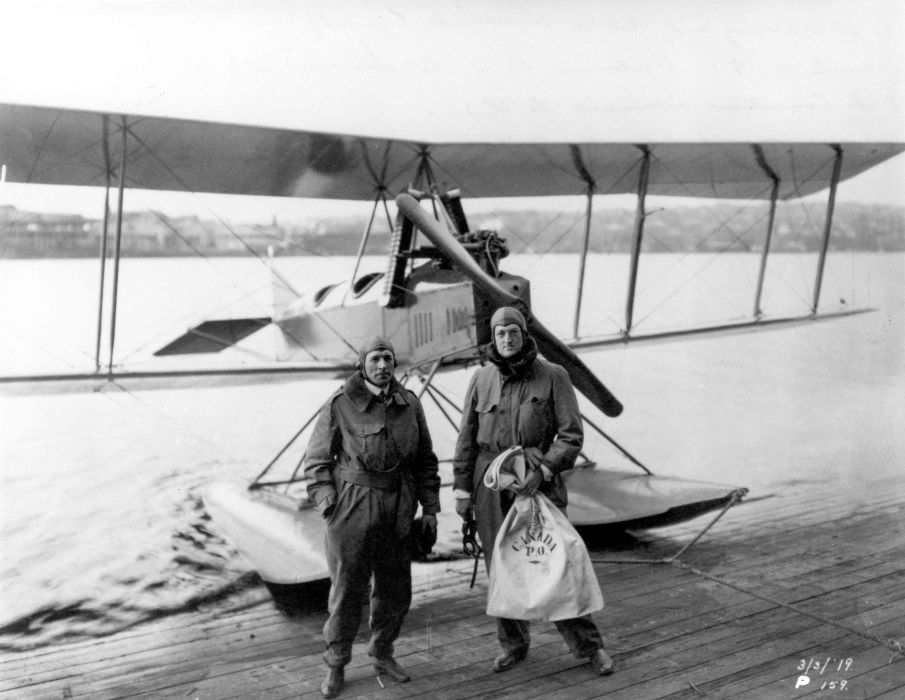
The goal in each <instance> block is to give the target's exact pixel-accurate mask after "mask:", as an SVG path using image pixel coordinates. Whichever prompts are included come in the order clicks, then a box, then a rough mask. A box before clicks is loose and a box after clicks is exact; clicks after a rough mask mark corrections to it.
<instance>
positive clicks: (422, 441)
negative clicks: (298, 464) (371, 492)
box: [305, 372, 440, 527]
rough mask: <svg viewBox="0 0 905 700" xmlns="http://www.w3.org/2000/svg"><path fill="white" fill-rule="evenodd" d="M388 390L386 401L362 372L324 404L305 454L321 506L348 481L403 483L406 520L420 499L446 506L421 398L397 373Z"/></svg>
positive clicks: (426, 509) (311, 489)
mask: <svg viewBox="0 0 905 700" xmlns="http://www.w3.org/2000/svg"><path fill="white" fill-rule="evenodd" d="M387 395H388V396H387V400H386V403H384V402H382V401H380V400H379V399H378V398H377V397H376V396H374V395H373V394H372V393H371V392H370V391H368V388H367V386H365V382H364V378H363V377H362V376H361V374H360V373H358V372H356V373H355V374H354V375H352V376H351V377H350V378H349V379H348V380H346V382H345V384H344V385H343V387H342V388H341V389H339V390H337V391H336V393H335V394H333V396H331V397H330V399H329V400H328V401H327V403H326V404H325V405H324V407H323V408H322V409H321V414H320V416H318V419H317V423H316V424H315V426H314V431H313V433H312V435H311V439H310V440H309V441H308V450H307V454H306V457H305V474H306V476H307V477H308V480H309V481H308V495H309V496H310V497H311V498H312V500H314V502H315V504H316V505H317V507H318V509H319V510H320V511H321V512H323V511H324V510H326V509H327V508H329V507H330V506H332V505H334V504H335V503H336V498H337V492H338V488H339V486H340V485H341V483H342V482H351V483H354V484H358V485H360V486H367V487H371V488H382V489H390V490H399V489H401V490H402V491H401V493H402V495H403V496H405V498H404V499H403V502H402V503H401V504H400V511H401V512H400V521H404V516H403V511H404V512H405V513H406V514H408V513H409V512H410V514H411V516H412V517H414V511H415V509H416V507H417V506H416V504H415V500H416V499H417V501H418V502H420V503H421V507H422V511H423V513H424V514H435V513H437V512H438V511H439V510H440V496H439V488H440V477H439V473H438V468H437V457H436V455H435V454H434V451H433V447H432V445H431V438H430V433H428V430H427V424H426V422H425V419H424V409H423V408H422V407H421V402H420V401H419V400H418V397H417V396H415V394H413V393H412V392H411V391H409V390H408V389H405V388H404V387H403V386H402V385H401V384H399V383H398V382H397V381H396V380H395V379H393V380H392V382H391V383H390V385H389V390H388V392H387ZM410 522H411V518H409V524H410ZM403 525H404V522H400V526H403ZM405 526H406V527H407V525H405Z"/></svg>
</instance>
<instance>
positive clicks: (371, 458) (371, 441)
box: [354, 423, 384, 470]
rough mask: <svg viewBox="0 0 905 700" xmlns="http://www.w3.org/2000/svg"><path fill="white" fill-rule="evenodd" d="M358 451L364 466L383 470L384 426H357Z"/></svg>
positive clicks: (375, 424) (377, 424)
mask: <svg viewBox="0 0 905 700" xmlns="http://www.w3.org/2000/svg"><path fill="white" fill-rule="evenodd" d="M354 432H355V441H356V443H357V444H356V446H355V447H356V451H357V452H358V458H359V460H360V462H361V464H362V466H364V467H366V468H368V469H375V470H380V469H382V468H383V449H384V437H383V434H382V433H383V425H381V424H379V423H374V424H365V425H359V426H356V427H355V429H354Z"/></svg>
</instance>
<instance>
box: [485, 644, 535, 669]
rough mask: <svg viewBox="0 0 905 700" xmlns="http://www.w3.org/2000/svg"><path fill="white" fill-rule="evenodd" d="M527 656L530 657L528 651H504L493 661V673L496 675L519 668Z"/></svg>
mask: <svg viewBox="0 0 905 700" xmlns="http://www.w3.org/2000/svg"><path fill="white" fill-rule="evenodd" d="M526 656H528V650H527V649H514V650H513V651H504V652H503V653H502V654H500V655H499V656H498V657H496V658H495V659H494V660H493V671H494V673H501V672H502V671H508V670H509V669H510V668H513V667H514V666H517V665H518V664H520V663H521V662H522V661H524V660H525V657H526Z"/></svg>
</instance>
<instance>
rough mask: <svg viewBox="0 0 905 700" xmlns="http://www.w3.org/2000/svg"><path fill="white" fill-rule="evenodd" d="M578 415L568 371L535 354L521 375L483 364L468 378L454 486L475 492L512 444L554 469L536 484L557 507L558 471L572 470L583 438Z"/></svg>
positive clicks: (560, 494) (562, 493) (562, 489)
mask: <svg viewBox="0 0 905 700" xmlns="http://www.w3.org/2000/svg"><path fill="white" fill-rule="evenodd" d="M583 435H584V433H583V431H582V424H581V414H580V413H579V409H578V402H577V400H576V398H575V391H574V389H573V388H572V383H571V381H570V380H569V375H568V374H567V373H566V371H565V370H564V369H563V368H562V367H560V366H559V365H556V364H553V363H550V362H547V361H546V360H544V359H542V358H540V357H536V358H535V359H534V360H533V362H531V364H530V366H529V367H528V368H527V369H526V371H525V372H524V373H522V375H521V376H505V375H503V373H502V372H501V371H500V370H499V369H498V368H497V367H496V365H493V364H488V365H485V366H484V367H481V368H479V369H478V370H477V371H476V372H475V373H474V374H473V375H472V378H471V383H470V384H469V386H468V392H467V394H466V396H465V411H464V413H463V415H462V423H461V426H460V431H459V438H458V442H457V443H456V455H455V459H454V461H453V488H455V489H462V490H464V491H468V492H469V493H472V494H474V493H475V491H476V490H477V485H478V483H479V482H480V480H481V479H483V478H484V472H485V470H486V469H487V466H488V465H489V464H490V462H492V461H493V459H494V457H496V456H497V455H498V454H500V453H501V452H502V451H503V450H505V449H507V448H509V447H512V446H513V445H521V446H522V447H536V448H538V449H540V451H541V452H543V454H544V458H543V464H544V465H545V466H546V467H547V468H548V469H549V470H550V471H551V472H552V473H553V476H552V478H551V479H550V480H549V481H545V482H544V483H542V484H541V486H540V492H541V493H543V494H545V495H546V496H547V497H548V498H549V499H550V500H551V501H553V503H555V504H556V505H557V506H559V507H561V508H564V507H565V506H566V503H567V500H568V496H567V493H566V486H565V483H564V482H563V480H562V476H560V475H561V474H562V472H564V471H566V470H568V469H571V468H572V467H573V466H574V465H575V460H576V458H577V457H578V453H579V451H580V450H581V445H582V441H583Z"/></svg>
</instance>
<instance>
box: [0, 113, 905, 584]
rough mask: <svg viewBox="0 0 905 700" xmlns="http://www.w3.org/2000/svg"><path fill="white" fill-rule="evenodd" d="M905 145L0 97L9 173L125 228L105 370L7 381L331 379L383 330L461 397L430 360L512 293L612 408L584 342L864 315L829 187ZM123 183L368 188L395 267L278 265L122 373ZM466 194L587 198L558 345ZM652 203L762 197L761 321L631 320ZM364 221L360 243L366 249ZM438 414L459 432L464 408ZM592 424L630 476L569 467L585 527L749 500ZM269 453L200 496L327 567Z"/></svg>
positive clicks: (7, 380) (684, 514)
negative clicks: (834, 305) (665, 467)
mask: <svg viewBox="0 0 905 700" xmlns="http://www.w3.org/2000/svg"><path fill="white" fill-rule="evenodd" d="M903 150H905V145H903V144H901V143H882V142H880V143H864V142H848V143H846V142H831V143H817V142H794V143H777V142H764V143H737V142H732V143H674V142H663V143H660V142H654V141H651V142H645V143H626V142H607V141H599V142H594V141H582V142H544V143H508V142H499V143H483V142H482V143H472V142H437V143H432V142H425V141H405V140H400V139H396V138H376V137H369V136H359V135H349V134H336V133H324V132H314V131H307V130H301V129H299V130H287V129H283V128H269V127H264V126H247V125H233V124H224V123H213V122H200V121H190V120H184V119H177V118H165V117H160V116H146V115H141V114H122V113H104V112H91V111H82V110H72V109H56V108H51V107H45V106H31V105H22V104H0V162H2V165H3V168H4V175H5V178H6V180H7V181H9V182H19V183H43V184H56V185H88V186H100V187H103V188H105V189H106V191H107V192H108V198H109V196H110V195H112V194H113V193H118V201H119V208H118V211H117V212H116V214H115V217H114V221H112V222H110V221H108V220H107V218H106V215H105V220H104V241H103V243H102V254H101V256H100V263H101V266H102V269H104V265H105V264H106V260H107V257H108V256H107V251H108V250H109V249H110V248H111V247H112V265H113V277H114V283H113V294H114V297H113V300H112V302H111V303H110V306H111V316H110V320H109V326H110V328H109V336H110V339H111V340H110V342H111V359H110V362H109V363H108V364H107V365H106V366H102V363H101V359H100V332H101V331H100V315H99V328H98V354H97V358H96V369H95V371H94V372H84V373H70V374H65V375H64V374H52V375H30V376H15V377H3V378H0V390H4V389H5V390H7V391H22V390H25V391H31V390H34V391H41V390H47V389H59V388H61V387H62V388H67V389H68V388H70V387H81V388H87V389H90V390H97V389H102V388H103V387H104V386H106V385H108V384H109V383H111V382H116V383H117V384H125V385H126V386H131V387H134V388H142V387H145V386H155V385H161V384H165V385H167V386H172V385H173V384H174V383H176V382H180V381H194V382H197V381H199V380H203V381H205V382H207V383H213V384H218V383H228V382H233V381H249V380H257V379H264V378H273V377H275V376H276V377H280V376H282V377H293V378H297V377H299V376H308V377H340V376H343V375H345V374H347V373H348V372H349V371H351V370H352V369H353V366H354V361H355V355H356V347H357V345H358V344H359V343H360V342H361V341H362V340H363V339H365V338H367V337H369V336H372V335H374V334H381V335H385V336H387V337H389V338H390V339H391V340H392V341H393V343H394V345H395V347H396V348H397V356H398V361H399V364H400V371H401V373H402V379H403V381H417V380H420V385H419V386H418V388H417V390H418V392H419V393H420V394H421V395H422V396H427V397H429V398H431V399H433V400H434V401H435V402H436V403H437V405H438V406H441V407H442V406H443V404H444V403H445V404H452V402H451V401H449V398H448V397H446V396H444V395H443V393H442V392H440V391H439V390H438V389H437V388H436V387H435V386H432V379H433V378H434V377H435V376H436V375H437V373H439V372H446V371H463V370H464V369H466V368H467V367H468V366H469V365H473V364H474V363H478V362H481V361H482V359H483V357H482V352H481V347H482V345H483V344H485V343H487V342H488V340H489V330H488V320H489V317H490V315H491V314H492V313H493V311H494V310H495V309H496V308H497V307H498V306H501V305H513V306H517V307H518V308H520V309H521V310H522V311H523V312H524V314H525V316H526V318H527V319H528V322H529V327H530V331H531V333H532V334H533V335H534V337H535V338H536V340H537V342H538V346H539V349H540V351H541V352H542V353H543V354H544V355H545V356H546V357H547V358H548V359H550V360H552V361H553V362H556V363H558V364H561V365H562V366H563V367H564V368H565V369H566V370H567V372H568V373H569V375H570V377H571V378H572V381H573V383H574V385H575V387H576V389H577V390H578V391H579V392H580V393H581V394H582V395H583V396H584V397H585V398H586V399H587V402H588V403H589V404H590V407H591V408H592V409H593V410H595V411H597V412H599V413H601V414H602V415H603V416H606V417H608V418H616V417H617V416H618V415H619V414H620V413H621V412H622V411H623V410H629V411H630V410H631V401H630V399H625V397H621V396H620V397H616V396H615V395H614V394H613V393H612V392H611V391H610V390H609V389H608V388H607V387H606V385H605V384H604V383H603V382H602V381H601V380H600V379H599V378H598V377H597V376H596V374H595V373H594V372H592V371H591V370H590V369H589V368H588V367H587V365H586V364H585V363H584V362H583V361H582V360H581V358H580V357H579V353H582V352H587V351H591V350H596V349H600V348H604V347H607V346H624V345H626V344H632V343H639V342H644V341H649V340H661V339H663V338H665V337H675V336H687V335H690V334H709V333H719V332H740V331H745V330H750V329H755V328H763V327H768V326H769V327H773V326H781V325H789V324H794V323H806V322H811V321H813V320H815V319H820V318H832V317H838V316H840V315H848V314H852V313H858V312H859V310H858V309H847V310H844V311H841V312H833V313H822V312H821V310H820V294H821V286H822V275H823V268H824V262H825V257H826V254H827V251H828V248H829V243H830V237H831V232H832V215H833V206H834V201H835V192H836V188H837V185H838V184H839V182H841V181H842V180H845V179H847V178H850V177H853V176H855V175H857V174H859V173H861V172H863V171H865V170H867V169H869V168H871V167H873V166H874V165H876V164H878V163H881V162H883V161H885V160H887V159H889V158H891V157H893V156H895V155H897V154H899V153H901V152H902V151H903ZM129 187H132V188H140V189H146V190H165V191H190V192H201V193H222V194H235V195H258V196H279V197H310V198H320V199H338V200H367V201H369V202H372V203H373V210H372V216H371V224H373V221H374V219H375V216H376V215H377V214H378V212H380V211H381V210H382V211H383V213H384V214H385V215H386V218H387V222H388V226H389V227H390V228H391V230H392V239H391V244H390V249H389V250H388V251H387V263H386V267H385V269H384V270H383V271H379V272H368V273H364V274H360V275H359V274H358V264H357V263H356V267H355V271H354V272H353V274H352V277H351V278H350V279H347V280H340V281H337V282H335V283H333V284H329V285H327V286H324V287H321V288H319V289H312V290H304V291H303V292H300V291H297V289H298V288H299V286H300V285H299V284H298V282H297V281H295V280H287V279H285V278H284V277H283V276H282V275H281V274H280V273H278V272H277V271H276V269H275V268H274V270H273V284H274V300H275V303H274V308H273V313H272V314H271V315H269V316H255V317H241V318H218V319H199V322H198V323H197V324H195V325H194V326H193V327H192V328H190V329H188V330H187V331H186V332H185V333H184V334H183V335H181V336H179V337H177V338H174V339H172V340H171V341H170V342H168V343H166V344H164V345H162V346H161V347H160V348H159V349H157V351H156V352H155V358H156V360H157V361H158V363H159V366H158V368H154V369H148V368H144V369H142V370H141V371H130V370H129V369H128V368H122V367H117V366H115V365H114V364H113V360H112V343H113V340H114V330H115V319H116V301H115V293H116V277H117V275H118V262H119V256H120V240H121V225H122V219H123V212H122V201H123V197H122V195H123V192H124V190H125V189H126V188H129ZM823 190H826V191H828V204H827V212H826V216H825V222H824V227H823V236H822V244H821V249H820V253H819V261H818V268H817V272H816V276H815V280H814V291H813V298H812V304H811V309H810V312H809V313H807V314H804V315H797V316H784V317H768V316H766V315H765V314H764V313H763V312H762V310H761V306H760V296H761V293H762V287H763V279H764V270H765V268H766V264H767V259H768V256H769V253H770V240H771V236H772V235H773V222H774V216H773V213H774V211H775V208H776V205H777V203H778V202H780V201H781V200H784V199H790V198H799V197H802V196H805V195H808V194H813V193H816V192H820V191H823ZM463 193H466V194H467V196H468V197H470V198H486V197H515V196H535V197H536V196H557V195H574V194H582V195H584V196H586V198H587V210H586V215H585V222H586V228H585V234H584V249H583V252H582V254H581V259H580V265H579V276H578V280H577V281H576V282H577V285H578V296H577V300H578V301H577V304H576V308H575V310H574V313H575V325H574V329H575V332H574V333H573V337H571V338H565V339H564V338H560V337H558V336H557V335H556V334H554V333H552V332H551V331H550V330H548V328H547V327H546V326H545V325H544V324H543V322H542V321H541V319H539V318H537V317H536V316H535V315H534V314H533V313H532V304H531V284H530V280H528V279H526V278H525V277H521V276H518V275H514V274H509V273H507V272H506V271H505V270H504V269H503V268H504V267H505V264H504V262H503V261H504V260H505V258H506V255H507V253H508V250H507V246H506V241H505V239H504V238H503V237H502V236H500V235H499V232H498V231H494V230H483V229H477V230H475V229H473V228H472V226H471V225H470V223H469V220H468V216H467V214H466V207H465V206H464V203H463V201H464V197H463ZM600 193H607V194H632V195H634V196H635V197H636V200H637V206H636V214H635V220H634V225H633V229H632V249H631V262H630V270H629V280H628V288H627V290H626V296H625V317H624V323H623V325H622V328H621V330H620V332H619V333H617V334H614V335H607V336H588V337H579V333H578V328H579V326H578V320H579V317H580V314H581V305H582V297H583V283H584V275H585V262H586V257H587V252H588V245H587V243H588V239H589V237H590V235H591V230H590V221H591V212H592V207H593V202H594V197H595V195H597V194H600ZM649 195H667V196H669V195H676V196H683V197H689V196H691V197H695V196H697V197H708V198H716V199H720V198H725V199H749V200H755V199H756V200H763V201H766V202H768V203H769V207H770V209H769V211H770V214H769V216H768V219H767V224H766V230H765V232H764V236H765V239H764V240H765V244H764V246H763V253H762V257H761V262H760V275H759V279H758V283H757V289H756V290H755V294H754V313H753V314H752V316H751V317H750V318H749V319H746V320H744V321H738V322H733V323H724V324H718V325H708V326H701V327H694V328H684V329H681V330H678V331H671V332H668V333H662V332H659V333H648V334H644V333H638V332H636V330H635V327H634V322H633V315H634V303H635V294H636V285H637V278H638V267H639V261H640V258H641V252H642V241H643V238H644V232H645V218H646V208H645V200H646V198H647V197H648V196H649ZM392 208H395V212H392ZM371 224H369V226H368V228H367V229H366V230H365V232H364V234H363V236H362V241H361V246H360V248H359V251H358V256H357V257H358V260H360V259H361V257H362V255H363V252H364V250H365V245H366V243H367V240H368V237H369V235H370V232H371ZM111 229H112V232H111V231H110V230H111ZM108 232H109V237H110V240H109V241H108ZM102 280H103V275H102ZM102 289H103V281H102ZM101 306H102V308H103V301H101ZM265 328H276V329H278V331H279V334H280V338H281V340H282V343H283V346H284V348H288V349H289V352H288V354H284V355H283V361H281V362H279V363H272V364H268V365H265V366H261V365H255V366H241V367H230V368H222V367H221V368H216V369H211V370H199V369H197V368H193V369H173V368H171V367H170V366H169V365H168V364H167V363H168V362H170V361H171V360H173V359H174V358H180V357H184V356H193V357H194V356H199V355H212V354H217V353H221V352H222V351H223V350H224V349H227V348H230V347H232V346H235V345H237V344H241V343H243V342H245V341H246V339H248V338H250V337H251V336H254V335H255V334H256V333H258V332H260V331H262V330H263V329H265ZM623 401H625V405H626V408H625V409H623ZM447 407H449V406H448V405H447ZM441 410H442V409H441ZM444 414H445V412H444ZM447 417H448V418H449V422H450V423H451V424H452V425H453V428H454V429H455V425H456V422H455V420H454V419H452V418H450V417H449V416H447ZM311 418H312V419H313V418H314V416H312V417H311ZM584 418H585V421H586V425H587V426H588V427H589V428H590V429H592V430H594V431H596V432H597V433H599V434H600V435H602V436H603V437H604V438H606V439H607V440H609V441H610V442H611V443H612V444H613V445H614V446H616V447H617V450H618V452H620V453H621V455H622V456H623V457H624V458H625V459H626V461H627V462H628V463H629V466H630V468H628V469H626V468H624V467H623V465H619V466H618V467H616V466H614V465H612V464H609V463H606V464H604V463H602V462H601V461H600V460H598V459H595V458H594V456H593V455H583V459H582V461H581V463H580V464H579V465H578V466H577V467H576V468H575V469H574V470H573V472H572V473H571V474H570V475H569V476H568V478H567V484H568V487H569V491H570V508H569V516H570V519H571V520H572V521H573V522H574V523H575V524H576V525H578V526H582V527H586V528H594V527H612V526H618V527H621V528H648V527H657V526H662V525H667V524H672V523H676V522H681V521H683V520H687V519H690V518H694V517H697V516H699V515H701V514H704V513H707V512H711V511H715V510H720V509H723V510H725V509H726V508H728V507H729V506H730V505H732V504H734V503H736V502H737V501H738V500H739V499H740V498H742V497H743V495H744V494H745V489H744V488H743V487H740V486H733V485H726V484H711V483H702V482H696V481H693V480H688V479H685V478H678V477H667V476H660V475H655V474H654V473H653V472H652V471H651V470H650V469H648V468H647V467H646V466H644V465H643V464H641V463H640V461H639V460H637V459H636V458H635V457H633V456H632V454H631V453H630V452H629V451H628V450H627V449H625V448H624V447H622V446H621V445H619V444H618V443H617V442H616V441H615V440H613V439H612V438H611V437H610V436H609V435H608V433H607V432H606V431H604V430H602V429H601V428H600V427H599V426H598V424H597V422H598V419H596V418H594V417H592V416H590V415H585V416H584ZM310 423H311V420H310V419H309V421H308V422H306V423H305V424H304V425H303V426H302V428H301V429H300V430H299V431H298V433H297V434H296V436H295V438H294V439H296V438H300V437H301V436H303V435H304V431H305V429H306V428H307V427H308V425H309V424H310ZM278 456H279V455H278ZM272 465H273V462H272V463H271V464H270V465H267V468H265V469H264V471H263V472H261V473H260V474H259V475H258V476H257V477H256V478H255V479H253V480H252V481H251V483H249V484H226V483H218V484H212V485H211V486H210V488H209V489H208V490H207V492H206V493H205V496H204V499H205V505H206V507H207V509H208V511H209V512H210V513H211V514H212V516H213V518H214V521H215V522H216V523H217V524H218V525H219V526H220V527H221V528H222V529H223V531H224V532H225V533H226V535H227V537H228V538H229V539H230V541H231V542H232V543H233V544H234V545H235V546H236V548H237V549H238V550H239V551H240V552H241V553H243V554H244V555H245V556H246V557H247V558H248V559H249V560H250V561H251V562H252V564H253V566H254V568H255V569H256V570H257V571H258V572H259V573H260V574H261V576H262V578H263V579H264V580H265V581H266V582H268V583H272V584H295V583H303V582H309V581H316V580H320V579H323V578H325V577H326V576H327V572H326V565H325V562H324V557H323V549H322V540H323V537H322V528H323V525H322V522H321V519H320V516H319V515H318V514H317V512H316V511H315V510H314V509H313V508H312V507H311V506H310V504H309V503H308V502H307V500H306V498H305V496H304V493H303V488H300V487H301V486H303V484H302V481H303V480H302V478H301V477H300V476H299V469H298V466H297V467H296V469H295V471H294V472H293V473H292V474H291V476H290V477H289V478H288V479H273V478H270V477H269V476H268V472H269V471H270V467H271V466H272Z"/></svg>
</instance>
